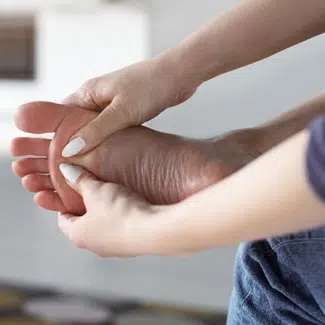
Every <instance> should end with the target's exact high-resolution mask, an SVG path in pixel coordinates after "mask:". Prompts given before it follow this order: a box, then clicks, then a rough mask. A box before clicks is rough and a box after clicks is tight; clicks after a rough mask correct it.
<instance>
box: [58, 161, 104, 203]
mask: <svg viewBox="0 0 325 325" xmlns="http://www.w3.org/2000/svg"><path fill="white" fill-rule="evenodd" d="M59 168H60V171H61V173H62V175H63V176H64V178H65V179H66V181H67V183H68V184H69V185H70V186H71V187H72V188H73V189H74V190H75V191H76V192H78V193H79V194H80V195H81V196H82V197H83V199H84V201H85V200H86V199H87V198H89V197H90V196H91V195H92V194H93V193H96V191H97V190H98V189H99V188H100V187H101V185H102V184H103V183H102V182H100V181H99V180H98V179H97V178H96V177H95V176H94V175H92V174H91V173H89V172H88V171H86V170H85V169H83V168H82V167H77V166H72V165H69V164H60V166H59Z"/></svg>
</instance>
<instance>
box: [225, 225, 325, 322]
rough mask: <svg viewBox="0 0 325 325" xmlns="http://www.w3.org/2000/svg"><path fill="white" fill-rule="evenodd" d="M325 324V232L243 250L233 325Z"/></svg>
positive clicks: (233, 300) (237, 271)
mask: <svg viewBox="0 0 325 325" xmlns="http://www.w3.org/2000/svg"><path fill="white" fill-rule="evenodd" d="M309 324H310V325H316V324H317V325H319V324H325V228H320V229H315V230H312V231H308V232H304V233H299V234H295V235H289V236H283V237H278V238H273V239H268V240H263V241H258V242H252V243H245V244H242V245H241V246H240V247H239V250H238V253H237V257H236V262H235V271H234V289H233V293H232V297H231V300H230V308H229V313H228V321H227V325H309Z"/></svg>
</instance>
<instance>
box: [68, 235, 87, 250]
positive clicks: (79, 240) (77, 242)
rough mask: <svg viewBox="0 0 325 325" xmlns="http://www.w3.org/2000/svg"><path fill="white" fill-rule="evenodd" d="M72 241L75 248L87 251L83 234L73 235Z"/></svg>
mask: <svg viewBox="0 0 325 325" xmlns="http://www.w3.org/2000/svg"><path fill="white" fill-rule="evenodd" d="M70 239H71V241H72V243H73V244H74V246H76V247H77V248H80V249H85V248H86V241H85V235H81V234H74V233H72V234H71V236H70Z"/></svg>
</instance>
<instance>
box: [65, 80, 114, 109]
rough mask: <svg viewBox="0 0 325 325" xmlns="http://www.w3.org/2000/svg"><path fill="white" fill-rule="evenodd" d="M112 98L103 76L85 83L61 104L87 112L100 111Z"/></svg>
mask: <svg viewBox="0 0 325 325" xmlns="http://www.w3.org/2000/svg"><path fill="white" fill-rule="evenodd" d="M112 98H113V92H112V91H110V89H109V87H108V82H107V80H106V79H105V78H104V76H102V77H99V78H93V79H90V80H88V81H87V82H85V83H84V84H83V85H82V87H80V88H79V89H78V90H77V91H76V92H75V93H73V94H72V95H70V96H69V97H67V98H66V99H65V100H64V101H63V104H65V105H68V106H73V107H80V108H83V109H87V110H93V111H97V112H98V111H99V112H100V111H102V110H103V109H104V108H106V107H107V106H108V105H109V104H110V102H111V101H112Z"/></svg>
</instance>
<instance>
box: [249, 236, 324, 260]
mask: <svg viewBox="0 0 325 325" xmlns="http://www.w3.org/2000/svg"><path fill="white" fill-rule="evenodd" d="M303 242H308V243H312V244H316V243H321V242H324V244H325V238H319V239H317V238H314V239H305V238H304V239H294V240H288V241H285V242H282V243H279V244H276V245H275V246H274V247H272V248H270V249H268V250H267V251H263V250H262V249H259V248H257V247H249V248H247V249H245V250H244V251H243V254H246V253H247V252H248V251H258V252H260V253H262V254H263V256H265V255H269V254H272V253H274V252H275V251H276V250H277V249H278V248H280V247H282V246H286V245H288V244H298V243H303Z"/></svg>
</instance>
